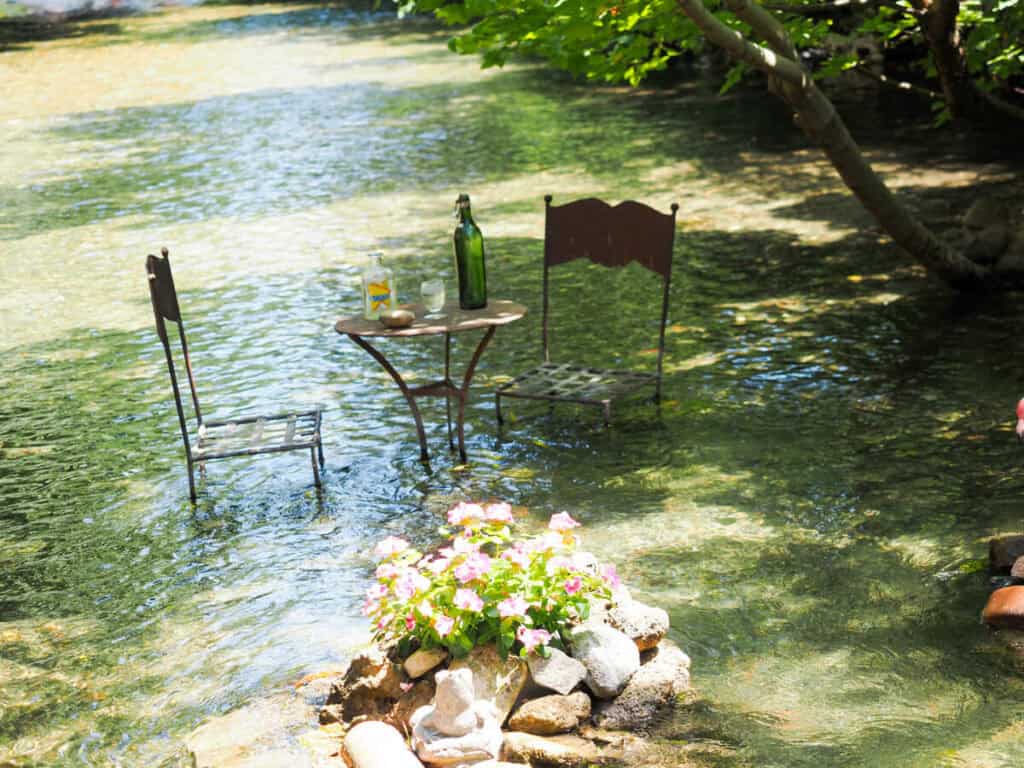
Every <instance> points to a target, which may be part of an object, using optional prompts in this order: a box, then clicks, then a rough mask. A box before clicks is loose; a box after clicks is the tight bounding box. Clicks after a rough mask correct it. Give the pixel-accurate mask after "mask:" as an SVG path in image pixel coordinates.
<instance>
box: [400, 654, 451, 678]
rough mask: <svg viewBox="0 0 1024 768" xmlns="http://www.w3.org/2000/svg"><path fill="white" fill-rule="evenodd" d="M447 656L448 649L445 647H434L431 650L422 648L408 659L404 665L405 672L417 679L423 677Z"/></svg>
mask: <svg viewBox="0 0 1024 768" xmlns="http://www.w3.org/2000/svg"><path fill="white" fill-rule="evenodd" d="M447 658H448V651H446V650H444V649H443V648H433V649H431V650H429V651H426V650H423V649H422V648H420V649H419V650H417V651H415V652H414V653H413V654H412V655H411V656H410V657H409V658H408V659H406V660H405V663H404V664H402V666H403V667H404V668H405V674H407V675H408V676H409V677H411V678H412V679H413V680H415V679H416V678H417V677H423V675H425V674H427V672H429V671H430V670H432V669H433V668H434V667H436V666H437V665H438V664H440V663H441V662H442V661H444V660H445V659H447Z"/></svg>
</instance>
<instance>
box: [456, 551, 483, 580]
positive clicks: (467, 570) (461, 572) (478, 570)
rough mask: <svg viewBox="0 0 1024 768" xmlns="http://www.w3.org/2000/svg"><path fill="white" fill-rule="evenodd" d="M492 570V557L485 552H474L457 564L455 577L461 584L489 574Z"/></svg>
mask: <svg viewBox="0 0 1024 768" xmlns="http://www.w3.org/2000/svg"><path fill="white" fill-rule="evenodd" d="M490 570H491V558H490V557H488V556H487V555H485V554H484V553H483V552H473V553H472V554H471V555H469V557H467V558H466V560H465V562H463V563H460V564H459V565H457V566H455V578H456V579H458V580H459V583H460V584H466V583H468V582H470V581H474V580H475V579H479V578H480V577H481V576H485V575H487V573H488V572H489V571H490Z"/></svg>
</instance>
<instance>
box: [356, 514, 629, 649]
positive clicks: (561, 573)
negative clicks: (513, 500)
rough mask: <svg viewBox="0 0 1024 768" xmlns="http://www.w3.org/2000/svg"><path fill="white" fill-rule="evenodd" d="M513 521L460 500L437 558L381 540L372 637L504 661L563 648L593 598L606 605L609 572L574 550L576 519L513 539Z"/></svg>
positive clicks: (366, 609) (368, 608) (613, 580)
mask: <svg viewBox="0 0 1024 768" xmlns="http://www.w3.org/2000/svg"><path fill="white" fill-rule="evenodd" d="M514 522H515V520H514V518H513V516H512V508H511V507H510V506H509V505H508V504H504V503H499V504H483V505H481V504H470V503H465V502H463V503H459V504H457V505H455V506H454V507H452V508H451V509H450V510H449V511H448V524H449V525H450V526H452V527H453V529H454V530H455V533H454V535H452V534H451V531H450V530H445V529H442V532H443V533H445V535H448V536H450V537H451V539H450V541H449V542H448V545H447V546H444V547H442V548H440V549H439V550H437V552H435V553H434V554H430V555H423V554H422V553H420V552H417V551H416V550H415V549H413V548H412V547H411V546H410V545H409V544H408V542H406V541H403V540H402V539H399V538H395V537H393V536H390V537H388V538H387V539H384V541H382V542H380V543H379V544H378V545H377V547H376V549H375V554H376V556H377V557H378V558H380V559H381V563H380V565H379V566H378V567H377V571H376V576H377V582H376V583H375V584H374V585H373V586H372V587H370V589H369V590H368V592H367V596H366V603H365V604H364V606H363V613H365V614H366V615H367V616H369V617H370V619H371V620H372V621H373V623H374V631H375V634H376V638H377V639H378V640H380V641H389V640H397V641H399V642H402V643H406V644H408V643H410V642H411V641H413V640H416V641H418V642H419V644H420V645H421V646H422V647H426V648H434V647H444V648H447V649H448V650H449V651H450V652H451V653H452V655H453V656H463V655H465V654H467V653H468V652H469V651H471V650H472V649H473V648H474V647H476V646H478V645H485V644H488V643H495V644H496V645H497V647H498V650H499V652H500V653H502V654H503V655H504V654H508V653H510V652H513V651H515V650H516V649H518V653H519V654H520V655H521V656H525V655H527V654H529V653H531V652H537V653H539V654H541V655H545V656H546V655H547V654H548V647H549V646H555V647H563V648H564V647H565V640H566V632H567V630H568V628H569V627H570V626H572V625H573V624H575V623H577V622H579V621H582V620H584V619H586V618H587V615H588V613H589V607H590V602H589V601H590V599H591V598H592V597H594V598H599V599H607V598H608V597H610V595H611V590H612V589H614V588H615V587H616V586H618V576H617V575H616V573H615V567H614V566H612V565H605V566H601V565H599V564H598V563H597V561H596V560H595V559H594V558H593V557H592V556H591V555H588V554H586V553H583V552H579V551H577V549H576V545H577V543H578V542H577V537H576V535H575V534H574V533H573V530H574V529H575V528H578V527H579V523H578V522H576V521H575V520H573V519H572V517H571V516H570V515H569V514H568V513H566V512H560V513H558V514H557V515H553V516H552V518H551V521H550V522H549V523H548V530H547V531H546V532H545V533H543V534H541V535H539V536H533V537H531V538H526V539H520V540H513V537H512V531H511V527H512V525H513V523H514Z"/></svg>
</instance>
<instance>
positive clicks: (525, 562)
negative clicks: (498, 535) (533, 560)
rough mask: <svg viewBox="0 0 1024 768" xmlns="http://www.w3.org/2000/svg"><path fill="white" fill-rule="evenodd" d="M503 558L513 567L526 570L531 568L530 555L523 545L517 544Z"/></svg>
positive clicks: (503, 553) (504, 553)
mask: <svg viewBox="0 0 1024 768" xmlns="http://www.w3.org/2000/svg"><path fill="white" fill-rule="evenodd" d="M501 556H502V557H503V558H504V559H505V560H508V561H509V562H510V563H512V565H515V566H518V567H519V568H522V569H524V570H525V569H526V568H529V567H530V553H529V552H527V551H526V549H524V548H523V545H522V544H516V545H515V546H514V547H512V549H506V550H505V551H504V552H502V553H501Z"/></svg>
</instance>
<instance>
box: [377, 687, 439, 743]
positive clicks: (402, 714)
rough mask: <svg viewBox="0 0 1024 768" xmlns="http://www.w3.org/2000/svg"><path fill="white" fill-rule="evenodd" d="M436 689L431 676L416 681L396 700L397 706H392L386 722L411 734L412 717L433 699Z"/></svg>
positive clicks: (403, 733) (403, 732) (404, 733)
mask: <svg viewBox="0 0 1024 768" xmlns="http://www.w3.org/2000/svg"><path fill="white" fill-rule="evenodd" d="M436 690H437V689H436V686H435V685H434V681H433V680H432V679H431V678H424V679H423V680H418V681H416V684H415V685H414V686H413V687H412V688H410V689H409V690H408V691H406V692H405V693H403V694H402V696H401V698H399V699H398V701H396V702H395V706H394V707H392V708H391V712H389V713H388V716H387V718H386V720H385V722H388V723H390V724H391V725H393V726H395V728H397V729H398V730H399V732H401V733H402V735H403V736H411V735H412V726H411V725H410V724H409V721H410V720H411V719H412V716H413V713H414V712H416V710H417V709H419V708H420V707H425V706H427V705H428V704H429V703H430V702H431V701H433V699H434V693H435V692H436Z"/></svg>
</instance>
